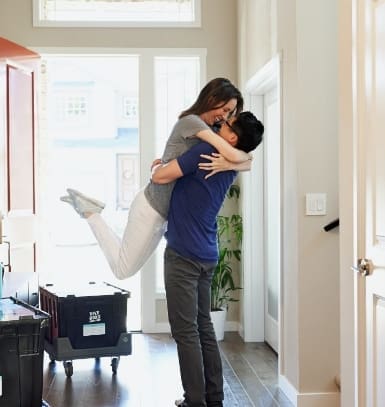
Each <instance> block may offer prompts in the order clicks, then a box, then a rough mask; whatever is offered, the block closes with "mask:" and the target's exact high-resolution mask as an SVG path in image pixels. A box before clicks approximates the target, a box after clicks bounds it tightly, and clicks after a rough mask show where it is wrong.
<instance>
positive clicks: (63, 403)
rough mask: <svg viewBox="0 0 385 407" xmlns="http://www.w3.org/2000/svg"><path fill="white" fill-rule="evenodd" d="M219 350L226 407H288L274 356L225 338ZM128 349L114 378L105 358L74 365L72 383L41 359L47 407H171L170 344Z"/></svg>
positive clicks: (145, 340)
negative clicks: (130, 350) (279, 384)
mask: <svg viewBox="0 0 385 407" xmlns="http://www.w3.org/2000/svg"><path fill="white" fill-rule="evenodd" d="M220 348H221V353H222V360H223V370H224V379H225V387H224V389H225V402H224V406H225V407H238V406H239V407H248V406H258V407H277V406H278V407H292V404H291V403H290V402H289V400H288V399H287V398H286V396H285V395H284V394H283V393H282V392H281V391H280V390H279V389H278V387H277V356H276V354H275V353H274V352H273V351H272V350H271V349H270V348H269V347H268V346H267V345H266V344H264V343H246V344H245V343H243V341H242V339H241V338H240V337H239V335H238V334H236V333H230V332H228V333H226V334H225V339H224V341H222V342H220ZM132 349H133V351H132V355H130V356H122V357H121V358H120V363H119V366H118V370H117V374H116V375H113V374H112V369H111V366H110V362H111V361H110V358H100V359H77V360H74V361H73V371H74V373H73V376H72V377H71V378H67V376H66V374H65V371H64V367H63V363H62V362H58V361H57V362H55V363H51V362H50V360H49V358H48V355H47V354H45V355H44V388H43V399H44V400H46V401H47V402H48V403H49V404H50V406H51V407H152V406H156V407H172V406H173V405H174V400H175V399H178V398H180V397H181V395H182V393H183V391H182V386H181V383H180V378H179V367H178V359H177V354H176V346H175V342H174V340H173V339H172V338H171V336H170V335H168V334H151V335H149V334H141V333H134V334H133V338H132Z"/></svg>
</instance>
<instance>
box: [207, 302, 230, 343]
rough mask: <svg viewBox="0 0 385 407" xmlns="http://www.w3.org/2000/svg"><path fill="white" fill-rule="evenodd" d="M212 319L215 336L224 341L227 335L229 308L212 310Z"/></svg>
mask: <svg viewBox="0 0 385 407" xmlns="http://www.w3.org/2000/svg"><path fill="white" fill-rule="evenodd" d="M210 316H211V321H212V323H213V325H214V331H215V336H216V337H217V341H223V338H224V335H225V323H226V316H227V309H226V308H225V309H221V310H218V311H211V312H210Z"/></svg>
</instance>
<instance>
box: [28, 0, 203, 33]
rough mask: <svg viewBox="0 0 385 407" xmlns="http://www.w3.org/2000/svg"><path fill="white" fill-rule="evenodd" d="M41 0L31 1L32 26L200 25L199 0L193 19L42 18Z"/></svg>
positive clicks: (186, 26)
mask: <svg viewBox="0 0 385 407" xmlns="http://www.w3.org/2000/svg"><path fill="white" fill-rule="evenodd" d="M41 1H42V0H32V2H33V26H34V27H111V28H114V27H138V28H139V27H144V28H146V27H147V28H154V27H155V28H157V27H158V28H162V27H164V28H175V27H179V28H196V27H201V0H192V1H193V2H194V11H195V20H194V21H156V20H154V21H85V20H84V21H81V20H79V21H64V20H61V21H53V20H43V19H42V18H41V13H40V4H41Z"/></svg>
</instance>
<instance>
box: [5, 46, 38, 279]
mask: <svg viewBox="0 0 385 407" xmlns="http://www.w3.org/2000/svg"><path fill="white" fill-rule="evenodd" d="M37 61H38V54H36V53H34V52H32V51H30V50H28V49H26V48H24V47H21V46H19V45H17V44H15V43H12V42H10V41H8V40H5V39H4V38H0V69H1V72H0V80H1V82H2V83H1V89H2V94H1V97H2V98H3V101H2V103H1V105H3V106H4V109H3V111H2V112H1V113H2V116H4V117H2V121H3V123H5V126H4V130H5V131H4V140H1V142H2V144H3V145H4V146H5V152H6V153H5V159H6V160H5V161H6V165H5V167H3V168H2V172H3V171H4V170H5V174H4V175H5V176H4V179H5V184H6V188H4V189H3V190H2V194H4V196H2V197H1V201H2V202H4V203H3V205H4V206H5V212H6V228H5V235H6V236H5V237H4V240H5V241H7V242H8V244H9V249H10V255H9V259H8V260H9V265H8V268H9V271H21V272H33V271H35V268H36V267H35V263H36V262H35V237H34V223H35V216H36V214H35V154H34V144H35V142H34V139H35V120H34V116H35V70H36V66H37V65H36V62H37ZM0 136H1V134H0ZM3 211H4V209H3ZM0 260H2V259H0Z"/></svg>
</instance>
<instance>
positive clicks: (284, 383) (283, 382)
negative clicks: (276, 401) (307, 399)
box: [278, 375, 298, 407]
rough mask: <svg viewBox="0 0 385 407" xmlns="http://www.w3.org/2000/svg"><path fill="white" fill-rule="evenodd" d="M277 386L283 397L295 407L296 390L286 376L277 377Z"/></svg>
mask: <svg viewBox="0 0 385 407" xmlns="http://www.w3.org/2000/svg"><path fill="white" fill-rule="evenodd" d="M278 386H279V388H280V389H281V390H282V391H283V392H284V393H285V396H286V397H287V398H288V399H289V400H290V401H291V403H292V404H293V405H294V407H297V395H298V392H297V389H296V388H295V387H294V386H293V385H292V384H291V383H290V382H289V380H287V379H286V376H282V375H279V377H278Z"/></svg>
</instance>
